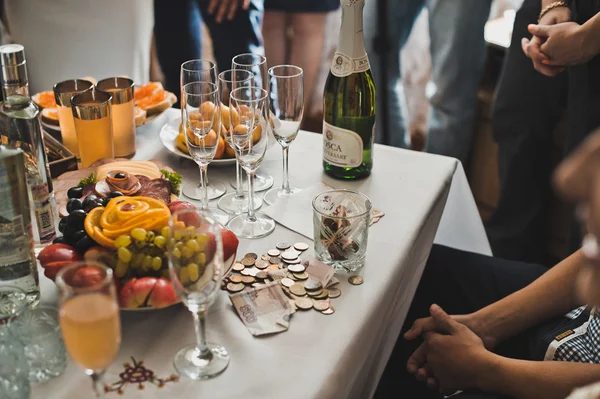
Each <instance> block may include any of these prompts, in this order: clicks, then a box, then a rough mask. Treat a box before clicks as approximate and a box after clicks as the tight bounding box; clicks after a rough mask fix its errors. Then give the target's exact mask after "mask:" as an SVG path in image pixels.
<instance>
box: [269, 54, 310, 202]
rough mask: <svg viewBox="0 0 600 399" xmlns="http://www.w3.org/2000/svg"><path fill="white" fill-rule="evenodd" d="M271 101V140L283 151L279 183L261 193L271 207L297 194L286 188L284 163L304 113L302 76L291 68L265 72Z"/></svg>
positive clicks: (299, 69)
mask: <svg viewBox="0 0 600 399" xmlns="http://www.w3.org/2000/svg"><path fill="white" fill-rule="evenodd" d="M269 81H270V85H271V91H270V93H271V99H270V101H269V111H270V113H269V115H271V121H270V122H271V128H272V129H273V135H274V136H275V140H277V142H278V143H279V144H280V145H281V148H282V149H283V183H282V184H281V187H280V188H272V189H270V190H269V191H267V192H266V193H265V197H264V201H265V202H266V203H267V204H269V205H272V204H274V203H275V202H277V201H278V200H279V199H280V198H283V197H287V196H290V195H292V194H294V193H297V192H298V191H300V188H298V187H294V186H290V178H289V171H288V159H289V150H290V145H291V144H292V142H293V141H294V139H295V138H296V136H297V135H298V131H299V130H300V122H301V121H302V114H303V113H304V72H303V71H302V68H299V67H297V66H293V65H279V66H275V67H272V68H270V69H269Z"/></svg>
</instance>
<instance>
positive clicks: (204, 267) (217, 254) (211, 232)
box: [168, 209, 229, 380]
mask: <svg viewBox="0 0 600 399" xmlns="http://www.w3.org/2000/svg"><path fill="white" fill-rule="evenodd" d="M169 229H170V234H169V244H168V257H169V272H170V275H171V282H172V283H173V286H174V287H175V291H176V292H177V295H178V297H179V298H180V299H181V300H182V301H183V303H184V304H185V306H187V308H188V309H189V310H190V312H192V315H193V316H194V327H195V330H196V343H195V344H191V345H187V346H185V347H183V348H182V349H180V350H179V352H177V354H176V355H175V359H174V361H173V365H174V366H175V369H176V370H177V372H178V373H179V374H181V375H184V376H186V377H188V378H191V379H193V380H204V379H209V378H212V377H214V376H216V375H218V374H220V373H222V372H223V371H224V370H225V369H226V368H227V366H228V365H229V353H227V349H225V348H224V347H223V346H221V345H218V344H215V343H211V342H207V341H206V314H207V313H208V308H209V306H210V305H211V304H212V302H213V300H214V298H215V296H216V294H217V292H218V291H219V289H220V287H221V280H222V279H223V273H224V272H225V270H224V264H223V243H222V241H221V229H222V226H221V225H220V224H219V223H217V222H216V221H215V220H214V219H213V218H212V216H211V215H210V214H209V213H206V212H204V211H203V210H200V209H184V210H181V211H178V212H175V213H174V214H173V216H171V219H169Z"/></svg>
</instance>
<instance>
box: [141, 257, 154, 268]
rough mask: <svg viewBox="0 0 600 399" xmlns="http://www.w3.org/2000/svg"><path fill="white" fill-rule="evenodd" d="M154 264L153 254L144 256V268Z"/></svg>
mask: <svg viewBox="0 0 600 399" xmlns="http://www.w3.org/2000/svg"><path fill="white" fill-rule="evenodd" d="M151 266H152V256H150V255H146V256H144V261H143V262H142V268H143V269H145V270H148V269H150V267H151Z"/></svg>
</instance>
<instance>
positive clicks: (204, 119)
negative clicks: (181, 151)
mask: <svg viewBox="0 0 600 399" xmlns="http://www.w3.org/2000/svg"><path fill="white" fill-rule="evenodd" d="M217 91H218V90H217V86H216V85H215V84H213V83H206V82H193V83H188V84H186V85H185V86H183V87H182V88H181V110H182V113H183V119H182V120H183V131H184V135H185V141H186V143H187V147H188V151H189V152H190V156H191V157H192V159H193V160H194V161H195V162H196V163H197V164H198V166H199V167H200V184H196V183H194V182H188V183H186V184H184V186H183V191H182V192H183V194H184V195H185V196H187V197H190V198H193V199H195V200H199V201H200V208H201V209H203V210H205V211H209V208H208V198H209V197H208V188H207V186H206V182H207V171H208V165H209V164H210V163H211V162H212V160H213V159H214V158H215V154H216V153H217V150H218V149H219V147H221V149H222V150H224V147H225V140H224V139H223V138H221V137H220V136H219V135H218V134H217V133H216V131H215V129H217V130H219V128H218V127H217V126H218V125H220V114H221V112H220V110H221V108H220V107H218V106H216V105H215V104H217V100H218V94H217ZM210 212H212V213H213V216H214V217H215V218H217V220H218V221H220V222H222V223H227V221H228V220H229V215H228V214H226V213H225V212H223V211H221V210H219V209H213V210H210Z"/></svg>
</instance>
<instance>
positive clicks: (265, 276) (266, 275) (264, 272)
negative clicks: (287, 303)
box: [254, 270, 269, 280]
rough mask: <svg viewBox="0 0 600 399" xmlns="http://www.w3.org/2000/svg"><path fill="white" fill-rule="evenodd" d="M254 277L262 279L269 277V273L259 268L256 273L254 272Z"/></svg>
mask: <svg viewBox="0 0 600 399" xmlns="http://www.w3.org/2000/svg"><path fill="white" fill-rule="evenodd" d="M254 277H256V278H258V279H260V280H264V279H266V278H268V277H269V274H268V273H267V272H266V271H264V270H261V271H259V272H258V273H256V276H254Z"/></svg>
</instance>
